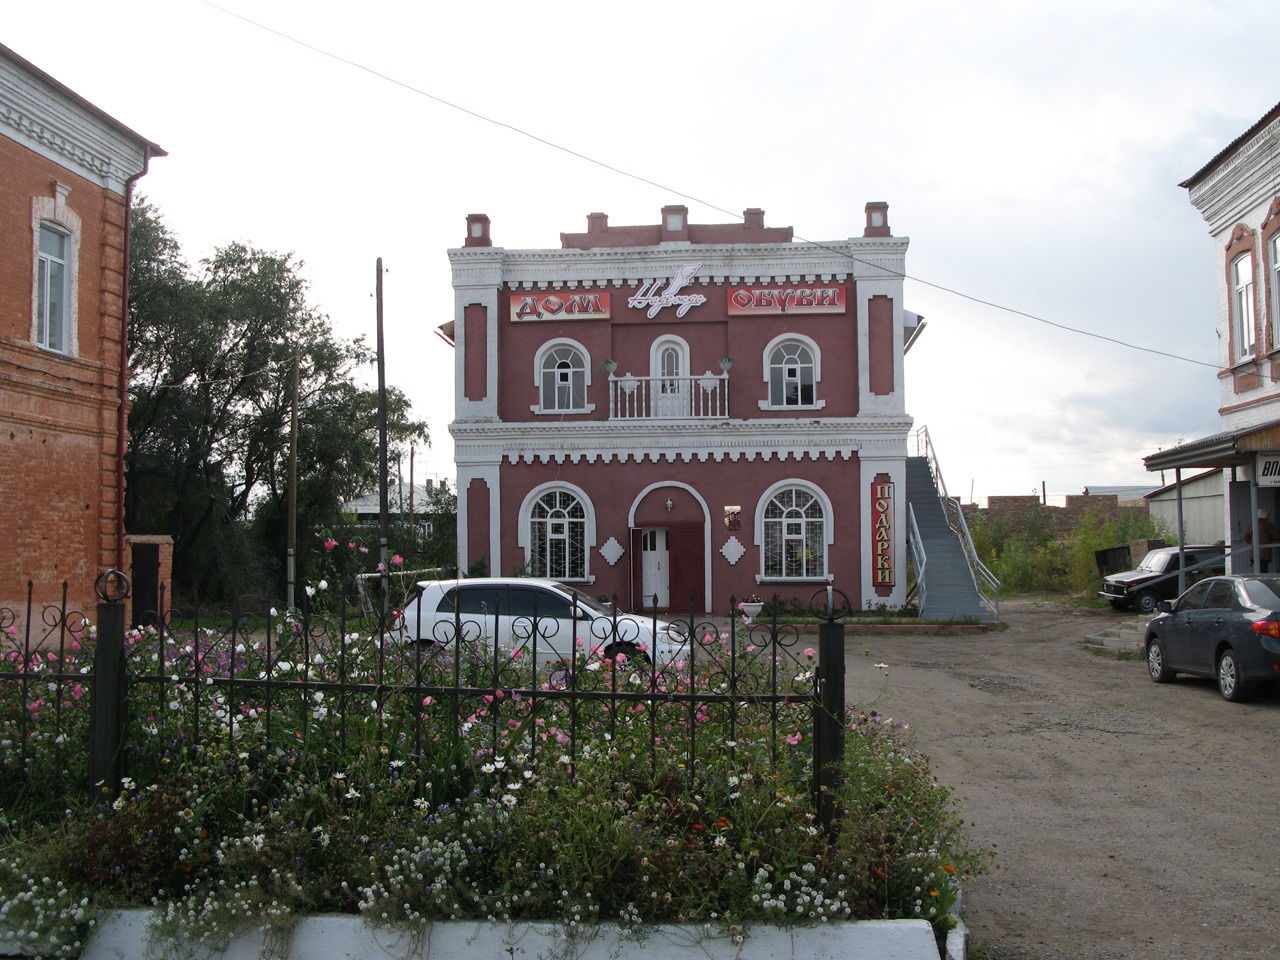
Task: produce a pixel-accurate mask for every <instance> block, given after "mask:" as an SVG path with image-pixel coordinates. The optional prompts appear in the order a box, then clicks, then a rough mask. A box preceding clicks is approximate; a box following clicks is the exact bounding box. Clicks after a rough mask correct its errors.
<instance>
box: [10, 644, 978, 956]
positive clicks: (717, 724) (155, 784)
mask: <svg viewBox="0 0 1280 960" xmlns="http://www.w3.org/2000/svg"><path fill="white" fill-rule="evenodd" d="M145 640H146V638H145V637H141V636H140V637H138V638H135V641H136V642H137V643H143V642H144V641H145ZM365 640H367V638H365ZM337 642H340V643H341V644H342V645H344V648H345V652H343V653H342V655H341V662H342V663H343V664H344V671H349V672H351V673H354V674H360V673H361V672H362V671H364V672H372V670H373V669H374V664H372V663H364V662H362V661H361V659H360V658H361V657H362V656H365V655H366V652H367V651H370V650H372V649H374V647H373V646H372V645H370V644H368V643H367V642H364V641H362V640H361V638H360V637H358V636H357V637H354V638H353V637H352V636H351V635H347V636H343V637H340V638H339V639H338V641H337ZM752 649H754V648H752ZM383 653H384V654H385V651H383ZM406 655H407V654H406V653H404V652H402V653H401V656H406ZM415 655H417V654H415ZM808 655H809V653H808V652H807V651H806V656H808ZM167 656H168V657H169V659H168V660H167V661H166V662H168V663H169V664H170V665H172V664H174V663H177V662H181V663H182V664H183V668H184V669H192V670H196V671H198V670H199V669H202V665H203V664H215V663H216V664H218V669H224V668H226V667H227V663H228V662H229V663H230V664H231V665H232V667H234V665H235V664H236V663H237V662H239V663H242V664H243V665H244V666H243V669H244V670H245V671H248V672H260V671H261V667H262V662H263V660H262V656H261V655H260V652H259V653H257V654H255V652H254V651H252V650H232V651H231V652H230V654H229V661H228V659H227V657H222V656H221V655H220V654H219V653H218V651H217V650H216V648H214V647H213V646H212V645H211V644H208V643H206V644H205V646H204V647H202V648H198V649H194V650H193V649H185V650H184V649H182V643H181V642H180V641H175V649H173V650H170V651H168V654H167ZM275 656H276V657H277V662H278V657H279V651H278V650H277V651H276V654H275ZM291 656H292V655H291ZM317 658H318V660H317ZM338 659H339V658H338V655H337V651H334V650H330V651H326V652H321V651H313V652H312V653H311V655H310V657H309V658H307V659H306V660H305V661H303V660H302V659H301V658H295V659H293V660H289V661H285V662H286V663H289V664H291V666H290V668H289V671H292V672H297V671H298V670H299V669H301V666H302V663H303V662H305V663H306V664H307V669H308V670H310V669H312V668H313V667H314V668H316V669H321V668H325V667H327V665H331V664H332V663H334V662H336V661H338ZM379 662H381V661H379ZM63 666H64V668H65V664H64V665H63ZM508 667H511V668H513V669H514V668H515V667H514V662H513V664H509V665H508ZM776 667H777V665H776V663H774V662H771V661H768V660H762V661H760V662H759V663H758V664H756V665H755V666H754V669H759V670H764V671H768V670H770V669H776ZM174 669H176V668H174ZM211 669H212V668H211ZM581 669H582V670H583V671H584V674H585V672H588V671H589V672H590V675H591V676H592V677H593V678H595V682H597V683H600V684H602V686H601V689H611V688H620V689H621V690H622V691H623V692H624V693H629V694H632V695H633V699H630V700H627V699H623V700H621V701H617V700H615V701H599V702H596V701H586V702H575V701H568V702H566V701H561V700H556V699H555V698H549V699H547V700H545V701H543V700H531V699H528V698H523V699H519V698H513V697H511V696H509V695H505V694H504V692H503V689H502V688H496V689H494V690H493V691H492V692H491V693H489V694H486V695H484V696H472V697H470V698H469V699H467V698H461V699H460V698H451V697H443V696H442V697H426V698H421V697H416V696H413V697H411V696H408V695H406V694H405V693H404V692H403V691H402V690H398V689H396V688H394V687H383V688H382V689H380V690H379V691H378V692H377V693H376V695H375V694H363V695H358V694H354V693H353V694H347V693H343V694H342V695H341V696H339V695H336V694H333V695H324V694H323V693H322V691H312V692H311V693H307V692H306V690H308V689H310V688H304V689H302V690H299V691H293V690H290V689H289V688H288V687H287V686H285V687H274V688H271V689H272V690H273V691H274V692H273V693H272V694H271V698H270V699H268V700H267V702H266V704H265V706H264V705H263V704H261V703H250V702H247V701H243V700H238V699H235V698H234V697H233V696H232V694H237V693H238V692H239V691H241V690H242V689H247V688H240V687H233V688H231V693H230V694H228V693H226V692H225V691H224V690H222V689H221V688H215V687H206V686H205V684H203V683H200V682H191V683H186V682H184V683H179V684H176V685H175V686H174V687H172V688H171V690H170V692H168V693H166V694H165V696H166V697H168V696H172V697H173V698H174V699H172V700H169V701H167V702H162V700H159V699H152V700H147V699H142V700H140V702H141V703H142V704H143V706H142V707H141V708H140V711H139V714H138V716H137V717H136V718H135V735H136V737H137V738H138V739H137V742H135V744H134V745H133V747H134V751H135V756H136V757H137V758H139V760H140V761H141V760H144V759H145V760H146V761H147V762H145V763H143V762H136V763H135V768H134V771H133V772H134V778H133V779H131V780H128V779H127V780H126V781H125V782H124V783H123V785H122V788H121V789H119V790H118V791H117V790H114V789H112V790H109V791H105V792H100V793H99V794H98V795H97V796H94V797H88V798H86V797H84V796H83V794H80V793H78V792H77V791H75V790H70V791H67V792H60V791H54V790H51V789H48V785H47V782H46V780H45V779H43V778H42V777H41V776H29V777H27V778H26V779H25V780H24V779H23V778H22V777H21V776H10V775H8V774H7V775H6V778H5V779H4V786H2V787H0V929H4V930H7V931H8V932H9V935H10V936H11V937H12V938H13V939H15V940H16V941H17V942H19V943H21V944H23V945H24V948H25V949H32V948H34V952H35V953H38V954H40V955H48V956H74V955H76V954H77V953H78V952H79V951H80V950H81V949H82V945H83V943H84V942H85V941H86V939H87V938H88V936H89V935H90V934H91V933H92V931H93V930H94V929H95V927H96V925H97V923H98V921H99V919H100V918H106V917H109V916H112V914H111V913H110V911H112V910H113V909H115V908H121V907H126V908H128V907H141V906H153V907H154V909H155V915H154V916H155V922H156V926H155V931H156V936H157V939H156V941H155V946H156V948H157V949H160V950H164V949H168V950H170V951H172V952H180V950H181V948H182V946H183V944H185V943H189V942H190V941H192V940H194V941H196V942H199V943H202V944H206V945H211V946H212V947H214V948H217V947H218V946H219V945H221V944H226V943H230V942H232V941H233V938H235V937H237V936H238V935H240V934H242V933H243V932H245V931H258V932H260V933H261V934H262V935H263V937H264V938H265V939H264V941H263V942H264V945H265V947H266V948H267V951H268V952H269V953H275V954H276V955H284V950H285V948H286V947H287V945H288V943H289V940H290V937H291V935H292V932H293V930H294V928H295V926H296V925H297V924H298V922H299V921H300V920H301V919H302V918H305V917H310V916H314V915H317V914H332V913H337V914H345V915H349V916H351V917H353V918H363V920H364V921H367V922H368V923H369V924H370V925H372V926H373V927H376V928H380V929H383V930H384V932H387V933H388V935H394V933H395V931H414V930H417V931H421V930H423V929H426V927H425V925H428V924H431V925H434V924H439V923H442V922H452V923H458V922H476V921H483V922H485V923H488V924H493V925H496V927H498V928H508V927H510V926H511V925H513V924H524V923H529V922H534V923H538V922H551V923H553V924H554V925H555V928H556V929H558V930H559V931H561V935H562V936H564V937H567V938H570V939H574V938H577V937H580V936H581V937H585V936H587V935H589V934H594V933H595V932H597V931H599V930H601V929H614V928H615V927H616V929H617V930H618V931H619V936H622V937H624V938H625V937H630V938H636V939H643V938H645V937H646V936H647V935H648V934H649V933H650V932H651V931H653V930H655V929H658V928H661V927H664V926H668V925H680V926H689V925H692V926H693V927H694V928H696V929H698V930H701V931H705V932H706V934H707V936H709V937H710V936H715V937H719V938H724V939H726V940H727V941H729V942H733V941H734V940H735V938H736V939H741V938H742V937H743V936H744V935H745V936H746V937H747V942H750V941H751V937H752V936H753V934H752V931H754V930H757V929H769V928H780V929H783V930H786V929H790V928H791V927H794V926H797V925H801V926H803V925H813V926H821V925H827V924H833V923H843V922H845V921H850V920H864V919H894V918H910V919H917V920H922V921H925V922H927V923H930V924H932V925H934V926H935V927H937V928H938V929H939V930H944V929H945V928H946V927H947V926H949V924H950V919H949V916H950V910H951V908H952V906H953V905H954V903H955V902H956V899H957V897H958V891H959V881H960V878H961V877H963V876H964V875H965V874H966V873H968V872H969V871H971V870H974V869H979V868H980V867H981V865H982V861H983V858H982V856H981V855H980V854H979V853H977V852H975V851H974V850H972V849H971V848H969V847H968V846H967V845H966V843H965V842H964V839H963V836H962V829H961V821H959V820H958V819H957V818H956V817H955V816H954V814H953V812H952V807H951V801H950V797H949V794H948V792H947V791H946V790H945V789H944V788H942V787H940V786H939V785H938V784H937V783H936V782H934V781H933V779H932V777H931V775H930V773H929V770H928V767H927V765H926V764H925V763H924V762H923V761H922V760H921V758H919V757H918V756H916V755H914V754H913V753H912V752H911V751H910V749H909V748H908V746H907V745H906V744H905V743H904V740H903V733H902V730H901V728H900V726H899V725H898V724H895V723H893V722H891V721H889V720H887V719H886V718H882V717H879V716H878V715H876V714H875V713H874V712H867V713H860V712H851V713H850V714H849V716H848V718H847V724H846V737H845V740H846V752H845V758H844V761H843V765H842V768H841V775H840V777H839V778H838V785H837V788H836V797H835V800H836V803H837V806H838V808H839V809H840V810H842V811H843V816H841V817H840V818H839V819H838V820H837V821H836V823H835V824H834V825H833V827H832V829H831V831H830V832H828V831H827V830H826V829H824V828H823V827H822V825H820V824H819V823H818V821H817V818H816V814H815V812H814V803H813V798H812V796H811V795H810V783H811V780H812V747H811V745H810V744H809V743H808V742H806V740H805V734H804V731H806V730H807V729H808V724H807V720H808V717H807V712H808V711H809V710H810V704H809V702H808V701H807V700H797V702H795V703H792V704H781V705H779V704H776V703H775V704H770V705H767V706H759V705H756V706H753V705H752V704H750V703H749V702H748V701H747V700H743V702H741V703H729V704H726V703H719V704H716V703H711V704H706V703H697V702H696V701H694V700H688V701H684V700H678V699H676V700H670V701H664V702H658V701H655V700H652V699H645V698H644V696H643V693H644V691H645V690H646V689H647V688H646V687H645V682H646V678H645V677H644V676H642V675H641V672H640V671H638V670H635V669H634V668H632V667H631V666H629V665H627V664H626V663H625V662H622V663H618V664H613V663H610V662H607V661H606V662H600V661H593V662H591V663H589V664H584V665H582V667H581ZM726 669H727V665H726V663H725V662H723V661H722V660H720V659H716V658H709V659H708V661H707V665H706V673H705V675H704V676H699V677H692V676H681V675H679V674H678V673H673V674H672V683H673V684H676V685H677V686H678V687H679V689H678V690H677V689H675V688H674V687H673V688H672V689H671V690H667V691H664V692H666V693H672V694H673V695H675V694H679V691H680V690H685V691H686V692H687V689H688V688H691V687H693V686H698V685H706V686H709V687H711V688H715V687H716V686H717V685H718V684H720V685H722V684H723V683H724V676H725V674H724V671H725V670H726ZM418 670H419V671H420V670H421V665H420V664H419V665H418ZM289 671H286V672H289ZM802 679H803V675H801V676H800V677H797V681H800V680H802ZM49 686H51V687H53V686H57V687H58V690H57V691H56V694H55V696H54V698H53V699H56V698H57V697H58V696H65V702H64V701H63V700H59V701H58V702H57V703H56V704H51V703H46V704H44V705H43V706H42V708H41V709H42V710H44V709H49V710H52V709H53V707H55V706H56V707H57V708H58V709H59V710H66V711H71V710H75V709H78V707H77V704H79V703H80V702H81V701H80V700H77V699H75V698H74V695H73V694H72V693H71V692H70V687H69V685H58V684H50V685H49ZM64 688H65V689H64ZM174 691H176V692H174ZM317 694H320V695H319V696H317ZM202 696H203V697H206V698H214V697H221V700H220V702H218V704H217V706H216V710H215V711H214V713H213V716H214V717H216V719H217V722H216V723H212V724H207V725H205V726H204V727H202V728H201V732H200V736H199V738H198V739H196V738H195V731H194V729H193V728H192V727H191V725H190V723H189V722H188V720H189V717H190V713H189V711H188V710H187V704H186V699H185V698H199V697H202ZM2 697H3V688H0V698H2ZM517 699H519V702H513V701H515V700H517ZM450 701H452V702H450ZM148 704H156V707H155V708H154V709H153V708H152V707H150V706H148ZM459 704H466V709H465V710H463V711H462V712H461V713H459V712H458V711H457V709H456V708H457V707H458V705H459ZM619 704H621V705H622V706H621V707H620V706H619ZM6 709H7V708H6V706H5V703H4V702H3V700H2V699H0V722H7V721H5V720H4V718H5V717H6V716H11V714H6V713H5V712H4V711H5V710H6ZM64 719H65V718H64ZM54 739H55V738H53V737H49V736H47V735H46V734H45V733H43V732H42V729H41V728H40V727H39V725H37V726H36V728H35V730H34V732H33V733H32V734H31V735H30V736H29V737H28V738H27V742H26V743H25V745H23V749H22V750H21V751H19V750H17V749H16V746H15V744H14V742H13V738H12V736H8V737H0V761H3V763H4V764H5V765H6V766H7V767H8V768H9V770H10V772H11V773H19V774H20V773H21V772H22V768H21V767H20V766H16V765H15V764H17V763H18V762H19V760H20V758H25V761H23V762H25V763H26V768H25V769H26V771H27V772H28V773H29V774H41V773H47V772H49V771H51V770H52V768H53V762H52V759H51V758H53V757H55V756H56V755H57V752H58V751H68V750H70V748H69V747H68V745H67V744H65V743H55V742H54ZM70 766H71V767H72V768H74V767H75V766H76V764H75V763H74V762H71V763H70ZM433 929H434V927H433Z"/></svg>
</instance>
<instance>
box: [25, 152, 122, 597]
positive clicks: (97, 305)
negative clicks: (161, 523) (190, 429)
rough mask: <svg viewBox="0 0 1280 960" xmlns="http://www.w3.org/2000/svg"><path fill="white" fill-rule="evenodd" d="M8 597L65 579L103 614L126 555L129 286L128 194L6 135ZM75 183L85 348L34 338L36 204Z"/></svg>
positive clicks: (41, 591) (43, 590)
mask: <svg viewBox="0 0 1280 960" xmlns="http://www.w3.org/2000/svg"><path fill="white" fill-rule="evenodd" d="M0 170H3V171H4V176H3V177H0V530H3V531H4V533H5V547H4V549H3V550H0V606H7V607H10V608H12V609H18V608H20V607H21V606H22V605H23V604H24V603H25V599H26V584H27V581H28V580H31V581H33V582H34V584H35V590H36V593H35V597H36V602H37V603H43V602H54V601H56V600H57V599H58V598H59V597H60V595H61V589H62V583H63V581H64V580H65V581H66V582H67V584H68V589H69V600H70V603H71V605H72V606H73V607H75V608H76V609H78V610H80V611H81V612H84V613H86V614H87V615H90V616H92V611H93V609H94V607H95V605H96V600H95V598H94V595H93V582H94V579H95V578H96V577H97V575H98V573H99V572H100V571H101V570H103V569H106V568H108V567H112V566H114V565H115V564H116V542H115V535H116V502H117V485H116V483H117V481H116V435H117V416H118V410H119V394H118V389H119V388H118V378H119V370H120V330H121V318H122V314H123V299H122V297H123V292H124V226H125V217H126V211H125V202H124V197H122V196H121V195H120V194H118V193H115V192H114V191H111V190H108V189H105V188H103V187H101V186H99V185H96V184H94V183H92V182H91V181H89V180H86V179H83V178H82V177H79V176H77V175H76V174H74V173H72V172H70V171H68V170H67V169H65V168H64V167H62V166H61V165H59V164H57V163H55V162H53V161H51V160H48V159H45V158H44V157H42V156H40V155H38V154H36V153H35V152H33V151H32V150H30V149H28V148H27V147H26V146H25V145H23V144H21V143H18V142H15V141H14V140H11V139H9V138H8V137H4V136H0ZM55 181H56V182H57V183H59V184H61V185H62V186H63V187H64V188H70V190H69V192H68V193H67V194H66V200H65V203H66V208H67V209H69V210H71V211H73V212H74V213H75V214H76V215H77V216H78V217H79V218H80V225H81V232H80V245H79V275H78V282H77V284H76V289H75V291H74V296H75V297H76V303H77V311H78V335H77V338H76V350H75V351H74V352H75V354H76V355H74V356H63V355H60V354H57V353H51V352H49V351H44V350H40V349H38V348H37V347H36V346H35V344H34V343H33V342H32V337H31V322H32V277H33V270H34V265H33V257H32V201H33V198H35V197H54V196H55V195H56V189H55V186H54V184H55Z"/></svg>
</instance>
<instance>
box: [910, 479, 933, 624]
mask: <svg viewBox="0 0 1280 960" xmlns="http://www.w3.org/2000/svg"><path fill="white" fill-rule="evenodd" d="M907 549H908V550H910V551H911V562H912V563H913V564H915V568H916V586H915V593H916V599H917V600H918V603H917V604H916V609H917V610H923V609H924V608H925V607H924V604H925V595H926V593H927V590H926V588H925V583H926V581H925V576H924V565H925V564H926V563H928V559H929V558H928V557H926V556H925V550H924V540H923V538H921V536H920V528H919V526H917V525H916V511H915V508H914V507H912V506H911V502H910V501H908V502H907ZM907 599H908V600H910V597H908V598H907Z"/></svg>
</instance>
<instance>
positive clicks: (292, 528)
mask: <svg viewBox="0 0 1280 960" xmlns="http://www.w3.org/2000/svg"><path fill="white" fill-rule="evenodd" d="M288 514H289V517H288V520H287V521H286V523H287V525H288V528H289V530H288V549H287V550H286V551H285V583H286V585H285V607H286V609H289V610H292V609H293V607H294V591H295V584H296V583H297V577H298V566H297V564H298V351H297V350H294V351H293V397H292V400H291V401H290V404H289V506H288Z"/></svg>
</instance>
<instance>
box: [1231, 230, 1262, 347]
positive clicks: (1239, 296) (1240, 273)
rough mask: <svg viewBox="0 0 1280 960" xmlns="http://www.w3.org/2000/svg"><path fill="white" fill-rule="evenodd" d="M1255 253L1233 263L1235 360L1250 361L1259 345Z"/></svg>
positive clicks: (1250, 252)
mask: <svg viewBox="0 0 1280 960" xmlns="http://www.w3.org/2000/svg"><path fill="white" fill-rule="evenodd" d="M1253 304H1254V300H1253V252H1252V251H1249V252H1247V253H1242V254H1240V256H1238V257H1236V258H1235V259H1234V260H1232V261H1231V322H1232V325H1233V326H1232V334H1233V336H1232V341H1233V343H1234V345H1235V354H1236V355H1235V357H1234V358H1233V359H1234V360H1248V359H1249V358H1250V357H1252V356H1253V355H1254V352H1255V350H1256V344H1257V337H1258V333H1257V322H1256V318H1255V316H1254V308H1253Z"/></svg>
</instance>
